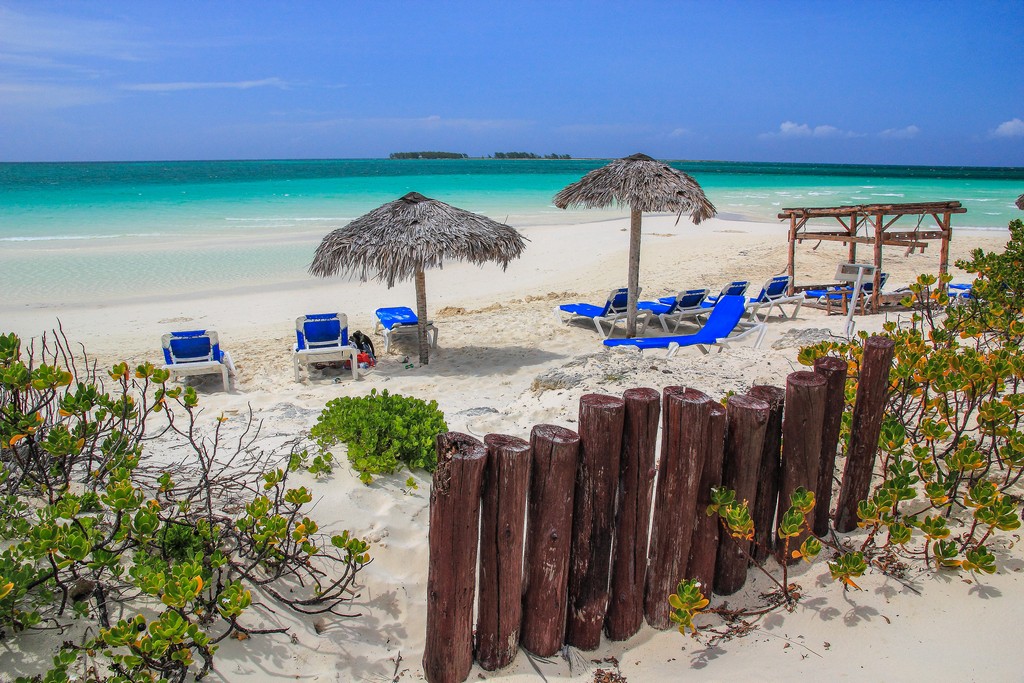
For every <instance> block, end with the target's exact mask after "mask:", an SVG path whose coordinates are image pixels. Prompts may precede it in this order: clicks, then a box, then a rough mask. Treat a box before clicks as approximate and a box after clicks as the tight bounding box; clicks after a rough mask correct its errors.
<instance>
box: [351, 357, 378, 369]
mask: <svg viewBox="0 0 1024 683" xmlns="http://www.w3.org/2000/svg"><path fill="white" fill-rule="evenodd" d="M356 363H359V364H363V363H366V364H367V365H369V366H370V367H371V368H372V367H373V366H374V365H376V364H377V362H376V361H374V360H373V358H372V357H371V356H370V354H368V353H360V354H358V355H357V356H356Z"/></svg>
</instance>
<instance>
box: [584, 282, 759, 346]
mask: <svg viewBox="0 0 1024 683" xmlns="http://www.w3.org/2000/svg"><path fill="white" fill-rule="evenodd" d="M745 310H746V299H744V298H743V297H742V296H732V295H726V296H723V297H722V298H721V299H720V300H719V302H718V305H717V306H715V307H714V308H713V309H712V310H711V315H710V316H708V319H707V322H705V323H704V325H703V326H702V327H701V328H700V329H699V330H698V331H697V332H694V333H693V334H684V335H677V336H671V337H638V338H636V339H605V340H604V344H605V346H633V347H636V348H638V349H640V350H641V351H642V350H644V349H665V348H667V349H668V357H669V358H671V357H672V356H674V355H675V353H676V351H678V350H679V349H680V348H682V347H684V346H696V347H697V348H699V349H700V350H701V352H703V353H708V349H709V347H711V346H717V347H718V349H719V351H721V350H722V349H723V348H725V347H726V346H728V345H729V344H731V343H733V342H736V341H739V340H740V339H745V338H746V337H748V336H751V335H756V339H755V341H754V348H760V347H761V342H762V341H763V340H764V335H765V332H766V331H767V329H768V327H767V325H765V324H764V323H760V322H749V321H742V320H741V319H742V318H743V313H744V311H745Z"/></svg>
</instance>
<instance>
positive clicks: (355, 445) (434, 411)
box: [310, 389, 448, 483]
mask: <svg viewBox="0 0 1024 683" xmlns="http://www.w3.org/2000/svg"><path fill="white" fill-rule="evenodd" d="M446 431H448V425H447V424H445V421H444V413H442V412H441V411H440V410H438V408H437V402H436V401H430V402H429V403H427V402H426V401H423V400H421V399H418V398H413V397H412V396H402V395H401V394H389V393H388V392H387V390H385V391H383V392H381V393H379V394H378V393H377V390H376V389H373V390H371V391H370V394H369V395H368V396H357V397H349V396H344V397H341V398H336V399H334V400H332V401H330V402H329V403H328V404H327V406H326V407H325V408H324V410H323V412H322V413H320V417H319V418H317V422H316V425H314V426H313V429H312V431H311V432H310V434H311V436H312V437H313V439H314V440H315V442H316V444H317V445H318V446H319V447H320V450H321V452H322V453H323V454H325V455H329V449H330V448H331V447H333V446H334V445H336V444H338V443H344V444H347V445H348V459H349V461H350V462H351V463H352V467H353V468H354V469H355V470H356V471H357V472H359V476H360V479H362V480H363V482H365V483H369V482H370V481H372V480H373V475H374V474H392V473H394V472H396V471H397V470H399V469H400V468H401V467H403V466H404V467H407V468H409V469H410V470H416V469H423V470H426V471H428V472H433V471H434V468H435V467H436V466H437V453H436V452H435V446H434V442H435V439H436V437H437V435H438V434H440V433H442V432H446Z"/></svg>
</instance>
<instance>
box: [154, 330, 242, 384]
mask: <svg viewBox="0 0 1024 683" xmlns="http://www.w3.org/2000/svg"><path fill="white" fill-rule="evenodd" d="M160 343H161V345H162V346H163V351H164V370H168V371H169V372H170V373H171V379H175V378H177V377H185V376H188V375H210V374H215V373H220V376H221V379H222V380H223V382H224V391H230V390H231V377H232V376H233V375H234V374H235V365H234V363H232V362H231V354H229V353H228V352H227V351H224V350H223V349H221V348H220V341H219V340H218V338H217V333H216V332H214V331H213V330H186V331H182V332H169V333H167V334H165V335H163V336H162V337H161V338H160Z"/></svg>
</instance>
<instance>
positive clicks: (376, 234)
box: [309, 192, 526, 288]
mask: <svg viewBox="0 0 1024 683" xmlns="http://www.w3.org/2000/svg"><path fill="white" fill-rule="evenodd" d="M525 247H526V244H525V238H524V237H523V236H522V235H520V234H519V233H518V232H517V231H516V230H515V228H512V227H510V226H508V225H505V224H504V223H498V222H497V221H493V220H491V219H490V218H487V217H485V216H481V215H479V214H475V213H472V212H469V211H464V210H462V209H458V208H455V207H454V206H450V205H448V204H445V203H444V202H441V201H438V200H436V199H429V198H427V197H424V196H423V195H421V194H419V193H418V192H410V193H409V194H407V195H405V196H404V197H402V198H401V199H398V200H395V201H393V202H389V203H387V204H384V205H382V206H380V207H378V208H376V209H374V210H373V211H370V212H369V213H367V214H365V215H363V216H360V217H359V218H357V219H355V220H354V221H352V222H351V223H349V224H348V225H346V226H345V227H343V228H338V229H337V230H334V231H333V232H331V233H330V234H328V235H327V236H326V237H325V238H324V239H323V242H321V243H320V246H319V247H318V248H317V250H316V255H315V256H314V257H313V263H312V265H310V267H309V272H310V273H311V274H312V275H317V276H320V277H327V276H330V275H337V274H347V275H355V276H357V277H358V278H359V279H360V280H363V281H365V280H367V279H369V278H370V277H373V278H375V279H377V280H380V281H381V282H385V283H387V286H388V287H389V288H390V287H394V286H395V283H396V282H399V281H402V280H408V279H411V278H413V277H414V276H415V275H416V273H417V272H422V271H424V270H428V269H430V268H441V267H442V265H443V262H444V261H445V260H446V259H454V260H458V261H469V262H470V263H475V264H478V265H480V264H484V263H488V262H492V261H493V262H497V263H499V264H501V267H502V268H506V267H507V266H508V263H509V261H511V260H512V259H514V258H518V257H519V255H520V254H522V252H523V249H524V248H525Z"/></svg>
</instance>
